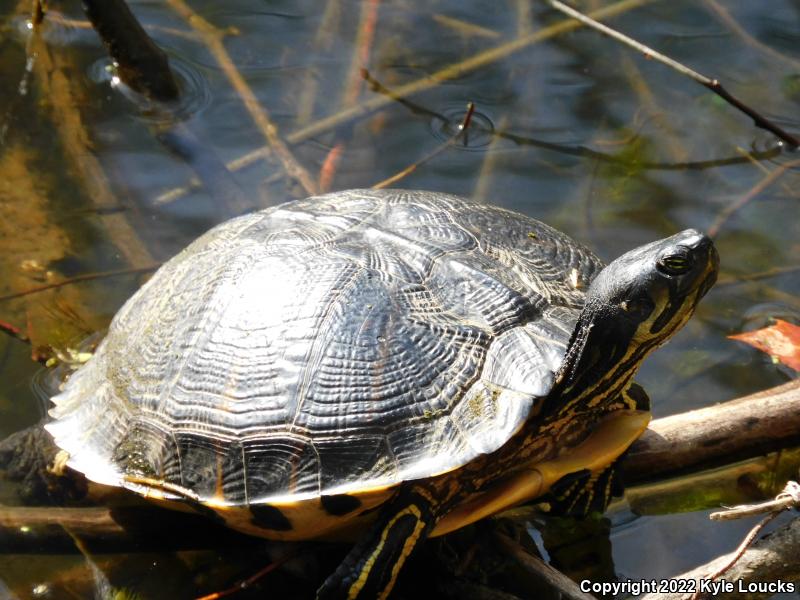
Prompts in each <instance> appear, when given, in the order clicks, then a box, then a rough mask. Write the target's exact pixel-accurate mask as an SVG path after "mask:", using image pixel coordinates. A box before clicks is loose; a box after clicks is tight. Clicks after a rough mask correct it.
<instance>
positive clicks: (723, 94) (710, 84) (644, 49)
mask: <svg viewBox="0 0 800 600" xmlns="http://www.w3.org/2000/svg"><path fill="white" fill-rule="evenodd" d="M546 1H547V3H548V4H549V5H550V6H552V7H553V8H554V9H556V10H558V11H560V12H562V13H564V14H566V15H569V16H571V17H572V18H573V19H576V20H578V21H580V22H581V23H583V24H584V25H586V26H587V27H591V28H592V29H595V30H597V31H599V32H601V33H603V34H605V35H607V36H609V37H611V38H613V39H615V40H617V41H618V42H621V43H623V44H626V45H627V46H630V47H631V48H634V49H636V50H638V51H639V52H641V53H642V54H644V55H645V56H646V57H647V58H652V59H653V60H656V61H658V62H660V63H662V64H665V65H667V66H668V67H671V68H672V69H674V70H675V71H677V72H678V73H681V74H682V75H686V76H687V77H689V78H691V79H693V80H694V81H696V82H697V83H699V84H700V85H702V86H704V87H706V88H708V89H709V90H711V91H712V92H714V93H715V94H717V96H719V97H720V98H722V99H723V100H725V101H726V102H727V103H728V104H730V105H731V106H733V107H735V108H737V109H739V110H740V111H741V112H743V113H744V114H746V115H747V116H749V117H750V118H751V119H753V123H754V124H755V126H756V127H760V128H761V129H766V130H767V131H769V132H771V133H773V134H774V135H776V136H777V137H779V138H780V139H781V140H783V141H784V142H786V143H787V144H789V145H790V146H792V147H793V148H797V147H800V139H798V138H797V137H795V136H793V135H792V134H790V133H788V132H787V131H785V130H783V129H782V128H781V127H779V126H778V125H776V124H775V123H773V122H772V121H770V120H769V119H767V118H766V117H764V116H763V115H761V114H759V113H758V112H756V111H755V110H754V109H752V108H750V107H749V106H747V105H746V104H744V103H743V102H741V101H740V100H739V99H737V98H736V97H734V96H733V95H732V94H731V93H730V92H728V90H726V89H725V88H724V87H723V86H722V84H721V83H720V82H719V80H717V79H711V78H710V77H706V76H705V75H702V74H701V73H698V72H697V71H695V70H693V69H690V68H689V67H687V66H686V65H683V64H681V63H679V62H678V61H676V60H674V59H672V58H670V57H669V56H667V55H665V54H661V53H660V52H657V51H656V50H653V49H652V48H650V47H649V46H645V45H644V44H642V43H641V42H637V41H636V40H634V39H633V38H631V37H628V36H627V35H625V34H623V33H620V32H619V31H616V30H615V29H611V28H610V27H608V26H607V25H603V24H602V23H600V22H598V21H596V20H595V19H593V18H591V17H589V16H587V15H584V14H583V13H581V12H578V11H577V10H575V9H574V8H572V7H569V6H567V5H566V4H564V3H563V2H559V0H546Z"/></svg>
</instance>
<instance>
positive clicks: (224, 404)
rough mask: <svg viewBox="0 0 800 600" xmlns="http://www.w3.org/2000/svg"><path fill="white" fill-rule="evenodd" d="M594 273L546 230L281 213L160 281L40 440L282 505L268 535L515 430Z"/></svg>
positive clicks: (471, 216)
mask: <svg viewBox="0 0 800 600" xmlns="http://www.w3.org/2000/svg"><path fill="white" fill-rule="evenodd" d="M601 268H602V263H601V262H600V261H599V259H597V257H595V256H594V255H593V254H592V253H591V252H590V251H589V250H587V249H585V248H584V247H582V246H580V245H579V244H577V243H576V242H574V241H573V240H571V239H570V238H569V237H567V236H566V235H564V234H563V233H560V232H558V231H556V230H554V229H552V228H551V227H548V226H547V225H544V224H543V223H540V222H539V221H536V220H533V219H530V218H527V217H525V216H522V215H519V214H516V213H513V212H510V211H507V210H503V209H500V208H496V207H492V206H488V205H485V204H480V203H475V202H472V201H469V200H466V199H463V198H460V197H457V196H452V195H446V194H439V193H433V192H422V191H402V190H353V191H347V192H338V193H333V194H328V195H324V196H318V197H312V198H308V199H306V200H301V201H293V202H288V203H286V204H283V205H280V206H277V207H274V208H271V209H268V210H264V211H261V212H257V213H253V214H248V215H245V216H242V217H238V218H235V219H232V220H230V221H227V222H225V223H223V224H221V225H219V226H217V227H215V228H214V229H212V230H211V231H209V232H208V233H206V234H205V235H203V236H202V237H200V238H199V239H198V240H196V241H195V242H194V243H192V244H191V245H190V246H189V247H187V248H186V249H185V250H183V251H182V252H181V253H180V254H178V255H177V256H175V257H174V258H173V259H171V260H170V261H169V262H167V263H166V264H164V265H163V266H162V267H161V268H160V269H159V270H158V271H157V272H156V273H155V274H154V275H153V277H152V278H151V279H150V280H149V281H148V282H147V283H146V284H145V285H144V286H143V287H142V288H141V289H140V290H139V291H138V292H137V293H136V294H135V295H134V296H133V297H132V298H131V299H130V300H129V301H128V302H127V303H126V304H125V305H124V306H123V307H122V309H121V310H120V311H119V313H118V314H117V315H116V316H115V318H114V320H113V321H112V323H111V326H110V328H109V331H108V335H107V336H106V338H105V339H104V341H103V342H102V343H101V344H100V346H99V347H98V349H97V352H96V353H95V355H94V356H93V358H92V359H91V360H90V361H89V362H88V363H87V364H86V365H85V366H84V367H82V368H81V369H80V370H79V371H77V372H76V373H75V374H74V375H73V376H72V377H71V378H70V379H69V381H68V382H67V383H66V384H65V387H64V389H63V391H62V392H61V393H60V394H58V395H57V396H55V397H54V398H53V403H54V405H55V406H54V408H53V409H52V410H51V415H52V417H54V421H53V422H52V423H51V424H49V425H48V426H47V428H48V430H49V431H50V432H51V433H52V435H53V437H54V438H55V441H56V443H57V444H58V445H59V446H60V447H61V448H62V449H64V450H65V451H66V452H67V453H68V454H69V461H68V464H69V465H70V466H71V467H73V468H74V469H76V470H78V471H80V472H82V473H84V474H85V475H86V476H87V477H88V478H89V479H90V480H93V481H96V482H98V483H102V484H107V485H112V486H121V487H127V488H131V489H134V490H136V491H138V492H140V493H145V494H148V495H156V496H159V495H160V496H163V497H164V498H173V499H175V498H176V497H178V499H180V498H179V497H180V494H177V496H176V495H175V494H171V493H169V490H168V488H167V487H163V488H162V490H161V492H162V493H161V494H159V493H156V490H153V489H152V487H149V486H148V485H145V484H142V483H141V481H139V482H137V477H139V478H140V479H141V478H142V477H147V478H151V479H153V480H157V481H162V482H164V483H165V486H169V485H172V486H175V488H176V489H177V488H178V487H180V488H181V489H185V490H188V492H190V493H191V495H192V497H193V498H194V499H195V500H196V501H198V502H199V503H200V504H204V505H209V506H211V507H214V508H215V509H216V508H219V509H225V508H236V507H251V508H252V509H253V511H254V512H258V511H257V510H255V509H256V508H257V507H262V508H264V507H281V510H282V512H281V513H280V515H279V516H277V524H276V522H275V521H276V520H275V519H273V523H272V525H270V526H267V527H266V529H273V530H281V529H284V530H286V529H291V528H292V527H291V526H290V525H289V526H287V523H284V522H283V521H281V519H282V518H284V517H286V518H287V520H288V521H289V522H291V521H294V522H295V525H296V522H297V521H298V520H300V519H297V518H293V513H292V511H294V515H301V514H302V513H303V511H309V510H312V508H311V507H317V506H322V507H323V508H325V510H327V512H328V513H329V514H344V513H346V512H348V510H347V509H348V506H351V505H352V506H358V505H366V506H369V505H374V504H379V503H380V502H382V501H383V500H384V499H385V498H386V497H387V494H388V492H387V490H390V489H392V487H393V486H396V485H398V484H399V483H401V482H404V481H409V480H414V479H420V478H427V477H432V476H435V475H437V474H440V473H444V472H448V471H451V470H453V469H457V468H459V467H460V466H462V465H464V464H466V463H467V462H468V461H470V460H471V459H473V458H475V457H476V456H478V455H480V454H484V453H490V452H493V451H495V450H497V449H498V448H499V447H501V446H502V445H503V444H504V443H505V442H506V441H507V440H508V439H509V438H510V437H511V436H512V435H513V433H514V432H516V431H517V430H518V429H519V428H520V427H521V425H522V424H523V422H524V421H525V420H526V418H528V416H529V415H530V414H531V411H532V410H534V408H535V406H536V403H537V402H540V401H542V400H543V399H544V398H545V397H546V396H547V394H548V392H549V391H550V389H551V387H552V382H553V378H554V373H555V372H556V371H557V369H558V368H559V366H560V363H561V361H562V358H563V356H564V353H565V350H566V345H567V343H568V341H569V338H570V335H571V333H572V330H573V327H574V325H575V323H576V321H577V317H578V314H579V311H580V309H581V307H582V305H583V300H584V290H585V288H586V287H587V286H588V283H589V282H590V281H591V279H592V278H593V277H594V275H595V274H596V273H597V272H598V271H599V269H601ZM165 490H166V491H165ZM348 498H349V499H352V500H353V501H352V502H350V501H348V500H347V499H348ZM332 499H333V500H335V501H332ZM365 499H366V500H368V501H367V502H366V503H365ZM287 507H288V508H287ZM276 510H277V509H276ZM287 510H288V511H289V514H288V517H287ZM314 510H316V509H314ZM320 510H321V509H320ZM261 512H262V513H263V512H264V511H263V510H262V511H261ZM266 512H269V511H266ZM279 512H280V511H279ZM273 516H276V515H274V514H273ZM318 520H319V519H317V521H318ZM310 522H314V519H310ZM281 525H282V526H283V527H281ZM234 526H237V525H236V523H234ZM314 526H316V525H314ZM239 528H242V527H241V526H239ZM245 529H246V527H245ZM313 534H314V531H311V530H310V529H309V528H306V530H298V529H297V527H295V532H294V535H292V536H290V537H295V538H297V537H300V538H302V537H314V535H313ZM265 535H268V536H269V535H270V534H269V532H267V533H265ZM275 537H281V536H280V535H276V536H275ZM284 537H285V536H284Z"/></svg>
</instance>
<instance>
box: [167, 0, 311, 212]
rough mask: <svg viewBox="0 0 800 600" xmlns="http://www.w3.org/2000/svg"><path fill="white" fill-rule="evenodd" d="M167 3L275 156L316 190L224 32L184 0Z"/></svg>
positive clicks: (305, 185)
mask: <svg viewBox="0 0 800 600" xmlns="http://www.w3.org/2000/svg"><path fill="white" fill-rule="evenodd" d="M167 4H168V5H169V6H170V7H171V8H172V9H173V10H174V11H175V12H176V13H178V14H179V15H180V16H181V17H183V18H184V19H185V20H186V22H187V23H189V24H190V25H191V26H192V28H194V29H195V31H197V32H198V33H199V34H200V36H201V37H202V38H203V42H204V43H205V44H206V46H207V47H208V50H209V52H211V55H212V56H213V57H214V60H216V61H217V64H219V66H220V68H221V69H222V72H223V73H224V74H225V76H226V77H227V78H228V81H229V82H230V84H231V86H233V89H235V90H236V93H237V94H239V98H240V99H241V101H242V103H243V104H244V106H245V108H246V109H247V112H248V113H250V117H251V118H252V119H253V122H255V124H256V126H257V127H258V129H259V131H261V134H262V135H263V136H264V138H265V139H266V140H267V143H268V144H269V146H270V148H271V149H272V151H273V152H274V153H275V156H276V157H277V158H278V159H279V160H280V162H281V164H282V165H283V168H284V169H285V170H286V173H287V174H288V175H289V176H290V177H291V178H293V179H295V180H296V181H297V182H298V183H299V184H300V185H301V186H302V187H303V189H304V190H305V193H306V194H307V195H310V196H313V195H314V194H315V193H316V192H317V185H316V183H315V182H314V180H313V178H312V177H311V175H310V174H309V173H308V171H307V170H306V169H305V167H303V166H302V165H301V164H300V163H299V162H298V161H297V159H296V158H295V156H294V154H292V152H291V151H290V150H289V147H288V146H287V145H286V142H284V140H283V139H282V138H281V137H280V135H279V134H278V128H277V126H276V125H275V123H273V121H272V118H271V117H270V115H269V112H267V109H265V108H264V107H263V106H262V105H261V103H260V102H259V101H258V98H257V97H256V95H255V93H254V92H253V90H252V88H251V87H250V86H249V85H248V83H247V81H246V80H245V79H244V77H242V74H241V73H240V72H239V70H238V69H237V68H236V65H235V64H234V63H233V60H232V59H231V57H230V55H229V54H228V51H227V50H226V49H225V45H224V44H223V43H222V38H223V36H224V32H223V31H221V30H220V29H218V28H216V27H215V26H214V25H212V24H211V23H209V22H208V21H206V20H205V19H204V18H203V17H201V16H200V15H199V14H197V13H196V12H195V11H194V10H193V9H192V8H191V7H190V6H189V5H188V4H186V2H184V0H168V1H167Z"/></svg>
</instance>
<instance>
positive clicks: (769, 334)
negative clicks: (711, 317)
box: [728, 319, 800, 371]
mask: <svg viewBox="0 0 800 600" xmlns="http://www.w3.org/2000/svg"><path fill="white" fill-rule="evenodd" d="M728 338H730V339H732V340H739V341H740V342H744V343H746V344H750V345H751V346H753V347H754V348H758V349H759V350H761V351H762V352H766V353H767V354H769V355H770V356H772V358H774V359H777V360H779V361H781V362H782V363H783V364H785V365H786V366H787V367H791V368H792V369H794V370H795V371H800V327H798V326H797V325H792V324H791V323H787V322H786V321H781V320H780V319H775V325H771V326H770V327H765V328H764V329H757V330H756V331H747V332H745V333H739V334H737V335H729V336H728Z"/></svg>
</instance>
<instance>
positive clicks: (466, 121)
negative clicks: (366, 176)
mask: <svg viewBox="0 0 800 600" xmlns="http://www.w3.org/2000/svg"><path fill="white" fill-rule="evenodd" d="M474 112H475V104H474V103H472V102H470V103H469V104H468V105H467V112H466V114H465V115H464V118H463V119H462V121H461V123H460V124H459V126H458V130H457V131H456V133H455V134H454V135H453V136H451V137H450V139H448V140H447V141H446V142H444V143H443V144H440V145H439V146H437V147H436V148H434V149H433V150H431V151H430V152H428V154H426V155H425V156H423V157H422V158H420V159H419V160H418V161H416V162H414V163H413V164H410V165H409V166H407V167H406V168H405V169H403V170H402V171H400V172H399V173H396V174H394V175H392V176H391V177H387V178H386V179H384V180H383V181H380V182H378V183H376V184H375V185H373V186H372V189H375V190H379V189H381V188H385V187H389V186H390V185H392V184H393V183H397V182H398V181H400V180H401V179H403V178H404V177H407V176H408V175H410V174H411V173H413V172H414V171H416V170H417V168H418V167H419V166H421V165H424V164H425V163H426V162H428V161H429V160H431V159H432V158H434V157H436V156H438V155H439V154H441V153H442V152H444V151H445V150H447V149H448V148H449V147H450V146H452V145H453V144H454V143H455V142H457V141H458V140H459V139H461V138H462V137H464V135H465V134H466V132H467V130H468V128H469V125H470V123H471V122H472V114H473V113H474Z"/></svg>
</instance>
